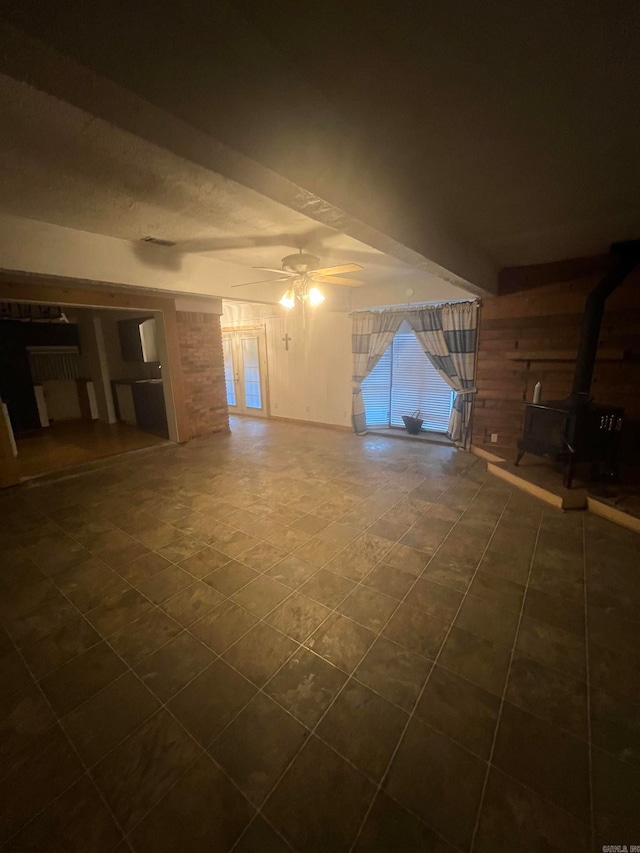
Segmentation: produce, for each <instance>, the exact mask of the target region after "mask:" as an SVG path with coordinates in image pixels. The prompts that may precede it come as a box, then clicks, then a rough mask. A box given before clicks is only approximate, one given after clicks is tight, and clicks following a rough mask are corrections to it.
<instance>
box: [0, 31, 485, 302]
mask: <svg viewBox="0 0 640 853" xmlns="http://www.w3.org/2000/svg"><path fill="white" fill-rule="evenodd" d="M129 35H131V34H129ZM142 37H143V35H141V38H142ZM95 39H102V40H103V41H105V37H104V34H103V33H100V32H97V30H96V32H95ZM0 43H1V44H2V51H0V72H3V73H5V74H7V75H8V76H10V77H12V78H14V79H16V80H19V81H21V82H24V83H27V84H29V85H31V86H34V87H35V88H37V89H40V90H42V91H44V92H46V93H48V94H50V95H53V96H55V97H56V98H59V99H61V100H64V101H66V102H68V103H70V104H72V105H74V106H76V107H78V108H80V109H82V110H83V111H85V112H87V113H89V114H90V115H93V116H96V117H99V118H101V119H104V120H106V121H108V122H110V123H112V124H114V125H115V126H117V127H119V128H121V129H122V130H125V131H128V132H130V133H134V134H136V135H137V136H139V137H141V138H143V139H145V140H147V141H149V142H151V143H153V144H155V145H158V146H160V147H163V148H165V149H167V150H169V151H171V152H173V153H174V154H177V155H178V156H181V157H183V158H184V159H186V160H190V161H191V162H194V163H197V164H199V165H201V166H203V167H205V168H208V169H210V170H211V171H213V172H216V173H218V174H221V175H224V176H225V177H227V178H230V179H231V180H234V181H236V182H237V183H239V184H242V185H244V186H247V187H250V188H251V189H254V190H256V191H257V192H259V193H261V194H262V195H264V196H266V197H268V198H270V199H272V200H274V201H277V202H279V203H281V204H283V205H285V206H287V207H289V208H291V209H293V210H296V211H298V212H300V213H303V214H305V215H306V216H308V217H309V218H311V219H313V220H315V221H316V222H319V223H321V224H323V225H327V226H330V227H331V228H334V229H336V230H337V231H341V232H343V233H345V234H347V235H349V236H351V237H353V238H355V239H357V240H360V241H361V242H362V243H365V244H366V245H368V246H371V247H372V248H375V249H377V250H378V251H381V252H384V253H385V254H388V255H390V256H392V257H395V258H398V259H399V260H401V261H403V262H404V263H406V264H408V265H410V266H413V267H415V268H416V269H419V270H422V271H425V272H428V273H430V274H431V275H433V276H435V277H437V278H439V279H441V280H444V281H447V282H449V283H450V284H453V285H455V286H457V287H461V288H463V289H464V290H466V291H467V292H470V293H472V294H475V295H479V296H482V295H485V294H495V293H496V292H497V270H496V269H495V267H494V265H493V264H492V263H490V262H489V261H488V260H487V259H486V258H485V257H484V256H483V255H482V254H481V253H479V252H477V251H475V250H474V249H473V248H472V247H469V246H468V245H465V244H464V243H463V242H462V241H461V240H459V239H457V238H456V237H455V236H454V235H453V234H452V232H451V231H450V230H449V229H447V228H446V227H443V226H442V224H441V222H440V220H439V218H438V217H436V216H435V215H431V214H429V213H428V211H427V208H428V205H427V203H426V200H424V199H421V200H420V201H419V202H418V204H417V211H416V206H414V208H413V209H412V210H409V208H408V207H407V206H406V205H405V204H404V203H403V202H402V201H401V200H400V197H399V196H398V194H397V193H395V194H394V192H393V186H392V182H390V181H389V179H388V176H385V175H383V174H380V175H372V174H368V173H367V170H366V169H359V168H358V164H354V163H353V162H350V163H349V168H348V169H345V167H344V162H342V161H343V160H344V156H343V158H342V160H340V154H341V150H340V149H339V148H336V147H335V146H332V145H331V144H330V143H327V144H324V143H323V142H322V139H323V134H322V131H321V129H319V130H318V133H317V139H314V138H313V134H312V133H311V135H310V131H309V127H307V129H306V132H305V136H304V139H303V140H302V142H303V144H301V145H300V146H299V149H300V150H296V144H295V142H296V138H297V137H296V132H295V131H296V129H295V128H294V129H293V130H292V132H291V137H290V138H287V127H279V126H278V127H277V130H276V136H275V137H273V138H271V139H270V140H269V142H268V144H265V145H264V146H261V144H260V132H261V130H263V129H264V126H262V127H261V126H259V122H257V121H254V122H252V121H251V117H252V105H251V102H250V101H248V100H247V99H246V93H244V97H245V102H244V103H243V102H242V96H243V93H242V92H240V93H239V94H238V98H239V99H240V104H239V105H236V106H235V107H234V109H235V111H236V114H237V113H238V111H240V113H242V115H243V116H248V117H249V118H248V119H247V121H248V125H249V126H248V127H245V128H240V127H239V124H238V120H237V115H236V120H235V121H232V120H230V119H229V120H225V121H222V120H221V122H220V127H218V125H217V124H216V109H217V105H218V103H223V102H224V101H225V99H226V100H227V101H228V100H229V98H230V95H229V93H228V92H223V91H221V90H220V89H219V88H218V89H216V88H215V87H214V88H213V89H212V90H211V91H210V93H209V95H210V96H209V98H208V99H207V100H203V97H202V92H201V90H200V91H198V86H197V81H196V80H195V78H191V77H190V78H189V79H188V80H185V78H184V74H183V75H182V77H181V78H180V80H179V83H180V85H179V86H178V87H177V89H175V88H174V89H172V88H171V87H170V86H169V85H168V82H167V81H168V80H171V74H169V75H168V77H166V78H163V80H162V81H161V83H160V84H158V83H157V81H155V83H154V79H153V74H154V72H157V66H158V59H159V58H158V57H155V65H150V64H149V62H148V61H147V60H148V57H146V58H145V56H146V55H145V51H144V50H142V49H141V50H140V51H139V54H138V56H136V57H128V60H129V65H128V67H127V70H126V72H122V71H121V70H118V69H116V68H115V66H114V68H113V69H110V68H106V69H105V67H104V66H105V62H107V59H105V58H104V57H103V59H102V62H101V70H102V73H98V72H97V71H95V70H93V69H92V68H89V67H87V65H85V64H81V63H80V62H78V61H77V60H76V59H74V58H71V57H70V56H69V55H67V54H66V53H64V54H63V53H61V52H60V51H59V50H56V49H54V48H52V47H51V46H49V45H48V44H45V43H44V42H43V41H41V40H40V39H37V38H34V37H33V36H32V35H30V34H27V33H26V32H23V31H22V30H21V29H17V28H16V27H15V26H13V25H12V24H11V23H8V22H7V21H6V20H0ZM85 47H86V46H85ZM113 54H114V56H115V55H122V48H120V50H118V51H113ZM138 57H139V61H138ZM136 63H137V64H136ZM111 72H113V73H111ZM106 73H108V74H109V76H106ZM112 77H116V78H118V77H119V78H120V79H119V82H118V83H116V82H114V81H113V79H111V78H112ZM123 82H124V84H125V85H123ZM187 84H188V85H187ZM191 84H193V87H194V88H193V89H191V88H190V86H191ZM185 86H186V88H185ZM294 94H295V96H296V103H299V104H301V105H302V106H301V109H303V107H304V97H305V96H306V94H307V93H306V90H305V91H304V92H299V91H296V92H295V93H294ZM311 106H312V109H311V112H310V114H309V115H306V116H305V115H301V116H300V124H301V125H302V126H305V125H308V124H309V123H310V124H311V125H312V126H313V117H314V114H313V109H315V108H316V106H317V108H318V109H322V108H323V105H322V103H321V102H320V101H318V103H317V104H316V103H313V104H312V105H311ZM324 115H325V116H327V115H328V113H327V109H326V106H325V107H324ZM277 120H278V119H277V117H274V121H275V122H276V123H277ZM272 124H273V122H272ZM219 130H220V131H222V132H220V133H219V132H218V131H219ZM221 136H224V138H225V139H224V141H221V139H220V137H221ZM325 136H326V135H325ZM256 138H257V142H255V144H254V143H253V142H252V141H251V140H256ZM230 140H231V142H233V143H234V144H231V143H230ZM247 140H249V141H247ZM278 140H279V142H280V143H281V144H276V143H277V142H278ZM285 146H286V151H285V153H284V154H283V153H281V152H282V150H283V148H284V147H285ZM314 147H315V152H314ZM290 150H292V151H293V153H291V156H289V153H290ZM247 151H249V152H250V154H248V153H246V152H247ZM288 152H289V153H288ZM342 154H343V155H345V150H344V149H343V150H342ZM250 155H251V156H250ZM258 157H259V158H260V162H258ZM347 172H348V173H349V174H348V175H347ZM418 195H419V193H418Z"/></svg>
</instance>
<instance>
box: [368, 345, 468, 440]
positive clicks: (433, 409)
mask: <svg viewBox="0 0 640 853" xmlns="http://www.w3.org/2000/svg"><path fill="white" fill-rule="evenodd" d="M362 393H363V396H364V404H365V410H366V413H367V426H371V427H376V426H400V427H402V426H404V423H403V420H402V415H411V414H412V413H413V412H415V411H416V410H419V411H420V417H421V418H422V419H423V420H424V424H423V429H428V430H433V431H434V432H446V431H447V426H448V424H449V416H450V414H451V406H452V405H453V397H454V393H453V391H452V390H451V388H450V387H449V386H448V385H447V383H446V382H445V381H444V379H442V378H441V377H440V375H439V374H438V372H437V371H436V370H435V368H434V367H433V365H432V364H431V362H430V361H429V359H428V358H427V356H426V355H425V354H424V352H423V351H422V348H421V346H420V344H419V343H418V340H417V338H416V337H415V335H414V334H413V333H411V332H409V333H407V334H404V333H399V334H397V335H396V336H395V338H394V339H393V343H392V344H391V346H390V347H389V348H388V350H387V351H386V352H385V354H384V355H383V356H382V358H381V359H380V361H379V362H378V364H377V365H376V367H375V368H374V369H373V370H372V372H371V373H370V374H369V376H367V378H366V379H365V381H364V382H363V383H362Z"/></svg>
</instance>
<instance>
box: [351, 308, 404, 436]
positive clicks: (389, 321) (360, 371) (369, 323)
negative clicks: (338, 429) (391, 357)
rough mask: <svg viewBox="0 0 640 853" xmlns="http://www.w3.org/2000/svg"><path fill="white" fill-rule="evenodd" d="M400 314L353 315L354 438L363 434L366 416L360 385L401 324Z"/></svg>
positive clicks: (365, 312) (364, 432)
mask: <svg viewBox="0 0 640 853" xmlns="http://www.w3.org/2000/svg"><path fill="white" fill-rule="evenodd" d="M403 319H404V314H402V313H401V312H397V313H395V312H392V311H388V312H379V311H363V312H362V313H359V314H354V315H353V332H352V335H351V351H352V352H353V376H352V389H353V403H352V415H351V422H352V424H353V431H354V432H355V433H356V434H357V435H365V434H366V432H367V417H366V414H365V410H364V398H363V396H362V383H363V382H364V380H365V379H366V378H367V376H368V375H369V374H370V373H371V371H372V370H373V368H374V367H375V366H376V364H377V363H378V362H379V361H380V358H381V357H382V356H383V355H384V353H385V351H386V349H387V347H388V346H389V344H390V343H391V341H392V340H393V336H394V335H395V333H396V332H397V331H398V329H399V328H400V326H401V325H402V321H403Z"/></svg>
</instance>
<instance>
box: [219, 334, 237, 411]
mask: <svg viewBox="0 0 640 853" xmlns="http://www.w3.org/2000/svg"><path fill="white" fill-rule="evenodd" d="M222 353H223V355H224V384H225V385H226V387H227V405H228V406H229V407H230V408H231V407H233V406H235V405H236V371H235V367H234V365H233V341H232V340H231V338H227V337H225V338H223V339H222Z"/></svg>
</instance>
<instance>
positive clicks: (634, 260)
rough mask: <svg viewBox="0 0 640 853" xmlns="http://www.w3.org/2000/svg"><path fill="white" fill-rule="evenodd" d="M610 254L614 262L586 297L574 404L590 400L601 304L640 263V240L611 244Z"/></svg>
mask: <svg viewBox="0 0 640 853" xmlns="http://www.w3.org/2000/svg"><path fill="white" fill-rule="evenodd" d="M611 254H612V255H614V257H615V259H616V260H615V262H614V264H613V266H612V268H611V270H610V271H609V272H608V273H607V275H605V277H604V278H603V279H602V281H601V282H600V283H599V284H597V285H596V286H595V287H594V289H593V290H592V291H591V293H590V294H589V295H588V296H587V301H586V305H585V311H584V316H583V318H582V335H581V336H580V345H579V347H578V357H577V359H576V372H575V374H574V377H573V390H572V391H571V399H572V400H574V401H575V402H586V401H587V400H588V399H589V392H590V390H591V380H592V379H593V368H594V366H595V363H596V352H597V349H598V339H599V337H600V327H601V325H602V315H603V314H604V305H605V302H606V301H607V298H608V297H609V296H610V295H611V294H612V293H613V291H614V290H615V289H616V288H617V287H619V285H621V284H622V282H623V281H624V279H625V278H626V277H627V276H628V275H629V273H630V272H631V271H632V270H633V269H634V268H635V267H636V266H637V265H638V264H640V240H627V241H625V242H623V243H613V244H612V246H611Z"/></svg>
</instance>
